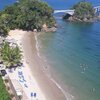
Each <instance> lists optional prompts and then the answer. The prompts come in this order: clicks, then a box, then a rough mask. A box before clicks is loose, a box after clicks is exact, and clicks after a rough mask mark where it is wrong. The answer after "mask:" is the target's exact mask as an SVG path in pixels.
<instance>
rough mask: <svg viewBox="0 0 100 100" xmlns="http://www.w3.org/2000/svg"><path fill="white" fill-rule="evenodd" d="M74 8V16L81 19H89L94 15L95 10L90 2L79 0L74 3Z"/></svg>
mask: <svg viewBox="0 0 100 100" xmlns="http://www.w3.org/2000/svg"><path fill="white" fill-rule="evenodd" d="M72 9H75V14H74V16H75V17H77V18H79V19H81V20H84V19H85V18H86V19H88V20H89V19H91V18H93V17H94V13H95V11H94V9H93V6H92V4H91V3H90V2H84V1H83V2H79V3H77V4H76V5H74V6H73V8H72Z"/></svg>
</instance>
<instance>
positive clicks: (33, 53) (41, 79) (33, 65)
mask: <svg viewBox="0 0 100 100" xmlns="http://www.w3.org/2000/svg"><path fill="white" fill-rule="evenodd" d="M36 34H37V33H36ZM10 37H12V38H13V39H15V40H16V41H20V43H19V42H18V43H19V44H21V45H20V47H21V48H22V51H23V59H24V61H23V63H24V66H25V68H22V69H23V71H24V74H25V75H26V77H25V78H27V80H28V78H30V77H31V83H33V84H31V85H29V86H30V90H31V89H32V87H34V89H35V90H34V91H37V95H38V97H37V98H38V100H66V97H65V95H64V94H63V93H62V91H61V89H60V87H59V88H58V87H57V85H56V84H54V83H53V82H52V81H51V79H50V78H49V77H48V76H47V75H46V74H45V70H44V69H43V66H44V62H42V59H40V58H39V56H38V54H37V49H36V40H35V36H34V33H33V32H26V31H22V30H12V31H10ZM28 74H30V75H28ZM27 76H29V77H27ZM34 83H35V85H34ZM24 90H25V89H24ZM25 92H26V90H25ZM26 94H27V92H26Z"/></svg>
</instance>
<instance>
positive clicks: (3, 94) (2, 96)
mask: <svg viewBox="0 0 100 100" xmlns="http://www.w3.org/2000/svg"><path fill="white" fill-rule="evenodd" d="M0 90H2V91H0V100H11V98H10V96H9V94H8V92H7V90H6V88H5V85H4V84H3V80H2V78H0Z"/></svg>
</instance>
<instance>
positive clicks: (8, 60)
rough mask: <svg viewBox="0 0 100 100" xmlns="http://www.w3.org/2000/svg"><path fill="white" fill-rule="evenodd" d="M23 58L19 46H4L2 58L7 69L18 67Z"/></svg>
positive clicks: (1, 53) (4, 44)
mask: <svg viewBox="0 0 100 100" xmlns="http://www.w3.org/2000/svg"><path fill="white" fill-rule="evenodd" d="M21 57H22V55H21V51H20V49H19V47H18V46H17V45H14V46H10V45H9V44H8V43H7V42H4V43H3V44H2V47H1V49H0V58H1V61H3V63H4V65H5V66H6V67H8V68H11V67H16V66H17V64H19V63H20V61H21Z"/></svg>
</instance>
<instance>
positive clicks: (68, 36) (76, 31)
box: [37, 0, 100, 100]
mask: <svg viewBox="0 0 100 100" xmlns="http://www.w3.org/2000/svg"><path fill="white" fill-rule="evenodd" d="M45 1H46V2H47V3H48V4H49V5H50V6H52V7H53V8H54V9H66V8H67V9H68V8H70V7H71V6H72V5H73V4H75V3H77V2H78V1H80V0H72V1H69V0H52V1H51V0H45ZM88 1H89V0H88ZM90 2H92V3H93V5H94V6H99V5H100V1H98V0H90ZM60 17H61V16H60ZM55 18H56V21H57V24H58V26H59V27H58V29H57V31H56V32H54V33H52V32H51V33H42V34H39V35H38V36H37V37H38V45H39V52H40V55H41V57H42V58H43V59H44V61H45V63H46V64H47V68H48V70H49V72H50V74H51V77H52V78H53V79H54V80H55V81H56V83H57V84H59V85H60V86H61V88H62V89H63V90H64V93H65V94H66V95H67V96H68V100H100V22H99V21H98V22H94V23H71V22H65V21H63V20H62V19H61V18H59V15H56V16H55Z"/></svg>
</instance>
